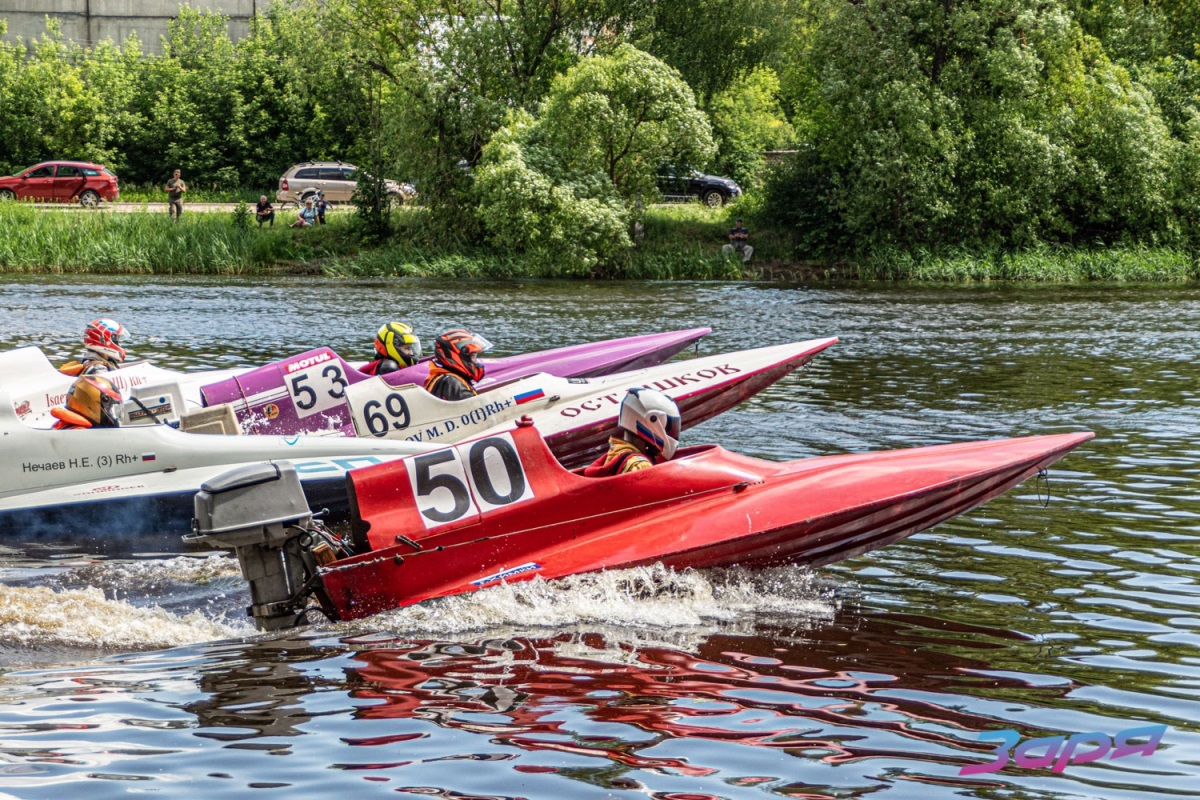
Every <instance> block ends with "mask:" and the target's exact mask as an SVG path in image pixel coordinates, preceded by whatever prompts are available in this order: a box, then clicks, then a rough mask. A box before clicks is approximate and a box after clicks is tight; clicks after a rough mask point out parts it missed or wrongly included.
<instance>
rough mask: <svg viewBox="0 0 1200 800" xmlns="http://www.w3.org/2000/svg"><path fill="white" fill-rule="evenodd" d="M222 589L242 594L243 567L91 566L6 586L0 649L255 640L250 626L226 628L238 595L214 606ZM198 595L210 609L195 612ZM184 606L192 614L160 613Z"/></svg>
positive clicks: (209, 560)
mask: <svg viewBox="0 0 1200 800" xmlns="http://www.w3.org/2000/svg"><path fill="white" fill-rule="evenodd" d="M214 586H215V587H216V588H212V587H214ZM222 586H224V587H228V588H233V589H235V590H236V591H237V593H238V594H239V595H240V592H241V590H242V588H243V584H242V583H241V577H240V573H239V572H238V566H237V562H236V561H234V560H233V559H230V558H226V557H223V556H219V555H212V556H208V557H205V558H188V557H180V558H172V559H165V560H155V561H134V562H121V563H100V564H86V565H83V566H79V567H76V568H75V569H70V570H64V571H63V572H61V573H58V574H56V575H54V576H53V577H52V578H51V580H49V581H45V582H44V583H43V584H42V585H40V586H24V585H21V584H20V583H16V584H0V646H4V647H16V648H28V647H45V646H52V645H60V646H67V647H86V648H98V649H104V650H109V649H145V648H157V647H174V646H178V645H184V644H194V643H197V642H208V641H213V640H217V639H227V638H230V637H234V636H242V635H246V634H249V633H253V626H252V625H251V624H250V623H249V622H242V621H236V622H229V621H227V618H228V617H229V616H230V614H229V613H228V612H229V608H231V607H232V608H237V607H238V606H239V605H244V603H242V602H241V597H240V596H239V597H238V598H237V599H236V600H232V599H231V600H230V601H229V602H217V603H215V604H214V603H213V602H212V601H213V599H214V598H216V599H217V600H221V599H223V598H224V597H225V592H224V591H222V589H221V587H222ZM197 593H201V594H205V595H207V597H205V598H202V599H207V600H208V601H209V602H207V603H204V606H205V607H202V608H200V609H199V610H194V609H196V606H197V605H199V604H198V603H197V602H196V597H195V595H196V594H197ZM122 596H124V597H125V598H127V599H122ZM180 600H186V601H187V602H186V603H184V605H185V607H186V608H187V609H188V610H187V611H186V613H178V614H177V613H174V612H172V611H170V610H169V609H168V608H163V607H162V605H170V604H171V603H178V602H180ZM155 601H157V602H158V603H159V604H155Z"/></svg>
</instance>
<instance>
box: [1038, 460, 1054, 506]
mask: <svg viewBox="0 0 1200 800" xmlns="http://www.w3.org/2000/svg"><path fill="white" fill-rule="evenodd" d="M1043 483H1045V485H1046V496H1045V498H1043V497H1042V484H1043ZM1034 487H1035V488H1036V489H1037V499H1038V503H1039V504H1040V505H1041V507H1042V508H1046V507H1047V506H1048V505H1050V472H1049V470H1047V469H1046V468H1045V467H1042V468H1041V469H1039V470H1038V474H1037V480H1036V481H1035V482H1034Z"/></svg>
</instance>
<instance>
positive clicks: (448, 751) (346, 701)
mask: <svg viewBox="0 0 1200 800" xmlns="http://www.w3.org/2000/svg"><path fill="white" fill-rule="evenodd" d="M0 310H2V311H3V312H4V319H5V325H3V326H0V347H3V348H8V347H15V346H20V345H27V344H38V345H41V346H42V347H43V348H44V349H45V350H46V351H47V353H48V355H50V356H51V358H52V360H65V359H66V358H68V357H71V356H74V355H75V352H76V350H77V344H76V343H77V341H78V337H79V334H80V331H81V329H82V326H83V324H84V323H86V322H87V321H88V320H89V319H91V318H93V317H95V316H98V315H101V314H104V315H111V316H114V317H116V318H118V319H120V320H122V321H123V322H124V323H125V324H126V325H127V326H128V327H129V328H130V329H131V331H132V332H133V334H134V338H133V340H132V343H131V346H130V349H131V351H132V353H134V354H135V355H137V356H139V357H145V358H151V359H154V360H156V361H158V362H159V363H160V364H163V365H166V366H175V367H178V368H188V369H192V368H214V367H227V366H242V365H245V366H251V365H257V364H260V363H263V362H265V361H268V360H272V359H276V358H280V357H283V356H286V355H290V354H293V353H296V352H300V351H302V350H305V349H308V348H311V347H315V346H320V345H329V346H331V347H333V348H334V349H335V350H337V351H338V352H339V353H342V354H343V355H345V356H346V357H348V358H352V359H359V358H361V359H365V358H367V357H368V355H369V353H368V351H369V345H370V338H371V336H372V334H373V331H374V329H375V328H376V327H378V325H379V324H380V323H381V322H383V321H385V320H387V319H390V318H398V319H405V320H408V321H409V322H411V323H413V324H414V325H415V326H416V327H417V328H418V330H419V331H420V332H421V333H422V334H424V335H425V336H426V339H427V340H431V339H432V336H433V334H434V333H435V332H436V331H438V330H439V329H441V328H446V327H451V326H459V325H466V326H469V327H471V328H473V329H475V330H478V331H480V332H482V333H484V334H485V335H486V336H487V337H488V338H489V339H491V340H492V341H493V342H494V343H495V344H496V346H497V351H498V353H512V352H520V351H524V350H528V349H540V348H545V347H550V346H557V345H564V344H571V343H578V342H583V341H588V340H593V339H600V338H608V337H612V336H619V335H626V334H632V333H642V332H650V331H658V330H669V329H676V328H684V327H692V326H698V325H711V326H712V327H713V328H714V332H713V334H712V335H711V336H709V337H708V338H706V339H705V340H703V341H702V342H701V344H700V347H699V352H700V353H701V354H713V353H718V352H724V351H732V350H738V349H744V348H750V347H757V346H761V345H766V344H775V343H781V342H786V341H791V340H798V339H808V338H815V337H821V336H829V335H836V336H839V337H841V341H840V343H839V344H838V345H836V346H835V347H833V348H831V349H830V350H827V351H826V352H825V353H824V354H822V355H821V356H820V357H819V358H818V359H817V360H816V361H815V362H814V363H813V364H812V365H811V366H810V367H809V368H808V369H807V370H805V371H803V372H801V373H799V374H798V375H796V376H792V377H790V378H788V379H786V380H784V381H783V382H781V383H779V384H777V385H776V386H774V387H772V388H771V389H769V390H767V391H766V392H764V393H763V394H761V395H760V396H758V397H757V398H754V399H753V400H751V401H749V402H748V403H746V404H744V405H743V406H742V407H739V408H737V409H735V410H733V411H731V412H729V413H727V414H725V415H723V416H721V417H718V418H716V419H714V420H712V421H710V422H708V423H705V424H704V425H701V426H699V427H697V428H695V429H692V430H691V431H689V432H686V433H685V441H686V442H689V443H696V442H700V441H716V442H719V443H721V444H723V445H725V446H726V447H728V448H730V449H732V450H736V451H739V452H742V453H746V454H749V455H755V456H760V457H765V458H772V459H793V458H803V457H807V456H814V455H820V454H827V453H842V452H861V451H865V450H870V449H880V448H894V447H906V446H916V445H924V444H936V443H943V442H954V441H965V440H971V439H980V438H994V437H1001V436H1010V435H1025V434H1035V433H1051V432H1062V431H1071V430H1082V429H1089V430H1093V431H1095V432H1096V438H1095V440H1094V441H1092V442H1089V443H1087V444H1085V445H1083V446H1082V447H1081V448H1079V449H1078V450H1076V451H1075V452H1074V453H1072V454H1070V455H1069V456H1068V457H1067V458H1066V459H1064V460H1063V461H1061V462H1059V463H1058V464H1057V465H1055V466H1054V467H1052V468H1051V469H1050V474H1049V483H1048V487H1049V495H1050V498H1049V501H1048V503H1047V502H1046V494H1047V491H1046V489H1047V485H1046V483H1045V482H1043V483H1042V484H1041V485H1037V484H1036V482H1035V481H1029V482H1027V483H1026V484H1024V485H1022V486H1020V487H1018V488H1016V489H1014V490H1013V491H1011V492H1009V493H1008V494H1007V495H1005V496H1003V497H1000V498H998V499H996V500H994V501H992V502H991V503H989V504H987V505H986V506H984V507H982V508H980V509H977V510H976V511H974V512H973V513H971V514H969V515H967V516H965V517H962V518H959V519H956V520H952V521H950V522H948V523H944V524H942V525H940V526H937V527H936V528H934V529H933V530H931V531H929V532H926V533H923V534H920V535H918V536H915V537H912V538H910V539H908V540H906V541H904V542H901V543H898V544H895V545H892V546H890V547H887V548H884V549H882V550H879V551H876V552H874V553H870V554H867V555H865V556H861V557H858V558H854V559H851V560H848V561H845V562H842V563H840V564H837V565H834V566H831V567H827V568H823V569H820V570H817V571H814V572H811V573H810V572H804V571H801V570H798V569H776V570H773V571H770V572H757V573H743V572H738V571H736V570H731V571H719V572H699V573H684V574H679V575H674V574H668V573H665V572H663V571H661V570H653V569H648V570H634V571H627V572H616V573H608V574H603V575H598V576H585V577H580V578H576V579H572V580H567V581H562V582H558V583H549V584H547V583H541V582H533V583H529V584H521V585H519V586H516V587H501V588H498V589H494V590H489V591H484V592H480V593H478V594H476V595H473V596H470V597H462V598H451V599H447V600H444V601H437V602H431V603H426V604H422V605H420V606H416V607H413V608H409V609H405V610H403V611H399V612H394V613H389V614H384V615H381V616H378V617H375V618H372V619H369V620H365V621H361V622H358V623H354V624H347V625H330V624H324V625H317V626H315V627H311V628H308V629H305V630H302V631H299V632H292V633H288V634H275V635H259V634H256V633H255V632H254V630H253V627H252V625H251V624H250V623H249V622H248V621H247V619H246V618H245V617H244V616H243V612H242V609H243V608H244V606H245V605H246V603H247V602H248V594H247V593H246V591H245V590H244V588H243V587H242V583H241V579H240V577H239V575H238V572H237V569H236V566H235V564H234V562H232V561H231V560H230V559H228V558H226V557H224V556H217V555H208V556H203V557H198V556H181V555H178V554H141V555H139V556H136V557H129V556H121V557H114V556H110V555H106V554H105V553H98V552H88V551H86V550H78V549H71V548H69V547H64V548H60V549H48V548H45V547H40V548H38V547H34V546H33V545H30V544H27V543H22V542H21V541H5V542H0V797H17V798H23V799H24V798H55V799H56V800H57V798H61V797H64V796H72V797H74V796H78V797H85V796H86V797H88V798H91V799H93V800H94V799H95V798H108V797H118V796H121V797H124V796H128V795H135V794H150V795H153V796H160V797H162V796H165V797H181V796H184V795H185V794H187V795H192V796H195V795H197V794H199V793H205V792H207V793H211V794H212V795H213V796H217V795H219V796H220V797H222V798H226V797H230V798H240V797H287V798H297V797H305V798H308V797H320V796H328V795H330V794H332V793H336V792H343V793H346V792H352V793H354V796H356V797H396V796H401V797H409V796H435V797H443V798H464V799H469V798H529V799H530V800H558V799H559V798H616V797H620V798H646V797H648V798H656V799H658V800H708V799H710V798H731V799H732V798H737V800H748V799H749V798H771V797H788V798H808V799H810V800H812V799H815V798H861V797H871V798H920V800H933V799H934V798H939V799H940V798H960V797H970V798H1014V799H1016V798H1020V799H1024V798H1106V799H1107V798H1147V799H1149V798H1162V797H1169V796H1188V797H1194V796H1196V795H1197V790H1196V786H1197V785H1198V784H1197V776H1198V775H1200V735H1198V734H1200V730H1198V725H1197V722H1196V720H1197V719H1200V585H1198V583H1197V577H1198V576H1200V545H1198V544H1197V537H1198V536H1200V503H1198V502H1197V491H1196V482H1197V473H1198V471H1200V446H1198V445H1197V441H1198V440H1200V393H1198V391H1197V388H1196V387H1197V385H1198V381H1200V367H1198V366H1197V354H1200V333H1198V331H1200V289H1198V288H1197V287H1195V286H1185V287H1181V286H1170V287H1149V288H1142V287H1090V286H1085V287H1067V288H1063V287H1037V286H1035V287H991V286H972V287H951V288H943V287H935V288H930V287H913V286H908V287H899V288H894V287H884V288H861V289H859V288H855V289H826V288H804V287H788V286H781V285H753V284H707V283H695V284H675V283H670V284H668V283H637V284H590V283H497V284H492V283H449V282H437V281H427V282H423V281H377V282H341V281H331V280H319V279H308V278H306V279H303V280H299V279H296V280H290V279H288V280H237V281H222V282H217V281H210V280H204V281H199V280H183V279H179V280H165V279H158V278H155V279H145V280H137V279H104V280H99V279H95V280H93V279H79V278H61V279H59V278H46V277H37V278H29V279H19V278H17V279H14V278H8V279H7V280H6V282H4V283H3V293H2V296H0ZM4 455H5V457H11V454H8V453H5V454H4ZM1152 726H1160V727H1158V728H1153V730H1157V731H1159V734H1160V736H1161V740H1159V741H1157V742H1155V740H1154V737H1152V736H1151V735H1150V734H1144V735H1142V736H1141V738H1134V737H1130V738H1129V740H1128V741H1129V743H1131V744H1138V743H1145V747H1141V748H1132V747H1130V748H1126V750H1127V751H1128V750H1130V749H1133V750H1135V752H1120V751H1118V750H1110V751H1109V752H1108V754H1103V753H1102V750H1103V749H1104V747H1105V746H1107V742H1108V741H1109V738H1110V737H1111V738H1112V739H1115V740H1118V741H1119V740H1120V735H1121V734H1122V733H1123V732H1126V731H1129V730H1130V729H1133V728H1151V727H1152ZM1163 726H1165V727H1163ZM1002 731H1012V732H1013V733H1012V734H1011V737H1012V741H1018V740H1019V741H1021V742H1026V741H1028V740H1030V739H1038V738H1043V737H1052V740H1051V741H1042V742H1041V743H1038V744H1037V745H1036V746H1035V745H1031V746H1029V747H1028V748H1025V749H1023V750H1021V752H1022V753H1023V756H1022V758H1023V761H1022V762H1021V763H1019V764H1018V763H1015V762H1014V761H1012V760H1010V762H1009V763H1008V764H1007V765H1006V766H1004V767H1003V768H1002V769H999V770H990V771H989V770H987V769H986V767H987V766H988V765H989V764H991V763H992V762H994V761H995V759H996V758H997V757H996V756H995V755H994V753H993V751H994V750H995V748H996V747H997V746H998V744H999V743H1000V741H1001V739H1000V738H999V737H1000V736H1001V733H1000V732H1002ZM1083 734H1094V735H1093V736H1092V737H1090V738H1088V737H1084V736H1082V735H1083ZM1071 736H1075V737H1076V739H1075V740H1073V741H1074V744H1073V747H1074V749H1075V756H1076V760H1071V758H1069V757H1066V756H1065V755H1064V752H1063V751H1065V750H1066V749H1067V744H1066V743H1061V737H1071ZM1053 737H1060V738H1053ZM1060 744H1061V747H1060ZM1018 749H1020V748H1018ZM1114 753H1117V754H1119V755H1120V757H1119V758H1117V759H1115V760H1114V759H1113V758H1111V756H1112V755H1113V754H1114ZM1056 754H1057V757H1056ZM1091 756H1099V757H1096V758H1094V759H1092V758H1091ZM1013 757H1014V758H1015V753H1014V754H1013ZM1039 757H1040V758H1039ZM1089 759H1091V760H1089ZM971 767H974V769H969V768H971ZM964 770H966V774H963V773H964Z"/></svg>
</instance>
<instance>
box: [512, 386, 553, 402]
mask: <svg viewBox="0 0 1200 800" xmlns="http://www.w3.org/2000/svg"><path fill="white" fill-rule="evenodd" d="M545 396H546V393H545V392H543V391H542V390H541V389H534V390H532V391H529V392H522V393H521V394H519V395H517V396H516V398H515V399H516V401H517V405H521V404H522V403H529V402H532V401H534V400H540V399H541V398H543V397H545Z"/></svg>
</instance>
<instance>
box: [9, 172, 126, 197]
mask: <svg viewBox="0 0 1200 800" xmlns="http://www.w3.org/2000/svg"><path fill="white" fill-rule="evenodd" d="M120 196H121V192H120V190H119V189H118V188H117V176H116V175H114V174H113V173H112V172H110V171H109V170H108V169H107V168H106V167H105V166H104V165H103V164H93V163H91V162H90V161H43V162H42V163H41V164H34V165H33V166H32V167H29V168H28V169H24V170H21V171H20V172H17V173H16V174H14V175H10V176H8V177H6V178H0V200H35V201H38V202H43V203H45V202H60V203H79V204H80V205H83V206H96V205H99V203H100V201H101V200H107V201H108V202H110V203H112V202H115V201H116V199H117V198H118V197H120Z"/></svg>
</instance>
